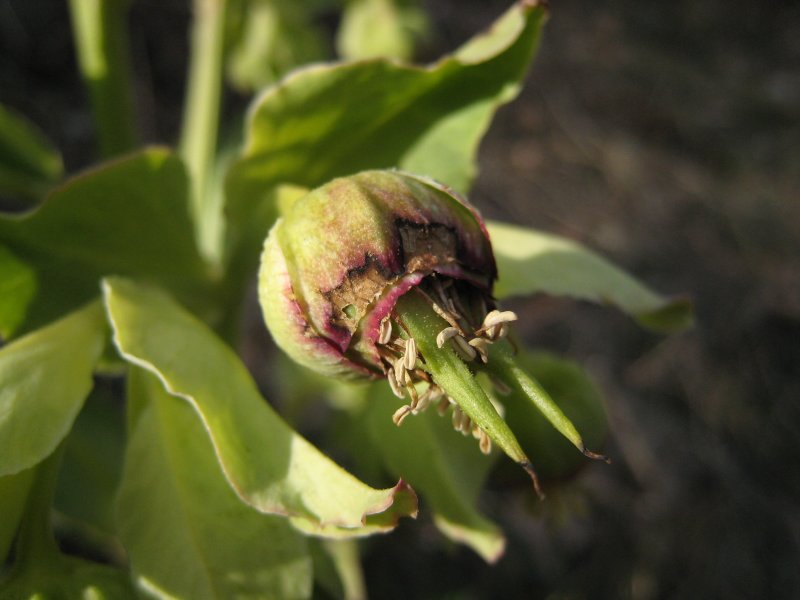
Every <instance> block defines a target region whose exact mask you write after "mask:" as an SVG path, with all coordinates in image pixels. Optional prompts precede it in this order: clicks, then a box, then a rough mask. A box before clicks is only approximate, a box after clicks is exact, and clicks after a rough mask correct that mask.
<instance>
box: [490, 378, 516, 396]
mask: <svg viewBox="0 0 800 600" xmlns="http://www.w3.org/2000/svg"><path fill="white" fill-rule="evenodd" d="M489 380H490V381H491V382H492V386H493V387H494V389H495V390H497V392H498V393H500V394H502V395H503V396H508V394H510V393H511V388H510V387H508V385H506V383H505V382H504V381H502V380H500V379H498V378H497V377H496V376H495V375H494V374H490V375H489Z"/></svg>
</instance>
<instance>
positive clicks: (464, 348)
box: [453, 335, 477, 361]
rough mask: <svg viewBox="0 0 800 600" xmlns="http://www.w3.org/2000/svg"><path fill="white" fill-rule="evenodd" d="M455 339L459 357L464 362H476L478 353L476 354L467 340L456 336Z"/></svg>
mask: <svg viewBox="0 0 800 600" xmlns="http://www.w3.org/2000/svg"><path fill="white" fill-rule="evenodd" d="M453 339H454V340H455V346H453V347H454V348H455V349H456V352H458V354H459V356H460V357H461V358H462V359H463V360H466V361H472V360H475V357H476V356H477V353H476V352H475V348H473V347H472V346H470V345H469V343H468V342H467V340H465V339H464V338H463V337H461V336H460V335H457V336H455V337H454V338H453Z"/></svg>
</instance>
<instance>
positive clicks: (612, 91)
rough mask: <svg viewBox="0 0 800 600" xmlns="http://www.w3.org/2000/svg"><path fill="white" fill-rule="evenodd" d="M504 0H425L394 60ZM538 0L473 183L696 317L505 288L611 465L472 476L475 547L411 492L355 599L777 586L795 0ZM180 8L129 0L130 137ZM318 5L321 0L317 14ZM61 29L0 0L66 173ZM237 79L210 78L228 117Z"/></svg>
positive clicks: (56, 16)
mask: <svg viewBox="0 0 800 600" xmlns="http://www.w3.org/2000/svg"><path fill="white" fill-rule="evenodd" d="M509 4H510V2H507V1H503V2H501V1H484V2H465V1H463V0H462V1H459V0H428V1H426V2H424V3H422V6H423V8H424V10H425V11H426V13H427V15H428V19H429V29H428V34H427V35H426V36H425V37H423V38H422V41H421V43H420V44H419V45H418V48H417V51H416V57H417V59H419V60H422V61H427V60H433V59H435V58H436V57H438V56H439V55H441V54H442V53H444V52H447V51H449V50H451V49H453V48H454V47H456V46H457V45H458V44H460V43H462V42H463V41H465V40H466V39H467V38H469V37H470V36H471V35H473V34H474V33H475V32H477V31H479V30H481V29H482V28H484V27H485V26H486V25H487V24H489V23H490V22H491V21H492V20H493V19H494V18H495V17H496V16H497V15H499V14H500V13H501V12H502V11H503V10H504V9H505V8H506V7H507V6H508V5H509ZM550 4H551V6H550V8H551V19H550V22H549V23H548V25H547V27H546V29H545V34H544V38H543V41H542V46H541V51H540V53H539V56H538V58H537V60H536V62H535V64H534V66H533V69H532V71H531V73H530V75H529V77H528V80H527V85H526V88H525V90H524V91H523V92H522V94H521V96H520V97H519V98H518V99H517V100H516V101H515V102H514V103H513V104H511V105H509V106H506V107H504V108H503V109H501V111H500V112H499V113H498V115H497V119H496V121H495V123H494V125H493V127H492V129H491V131H490V133H489V135H488V136H487V138H486V139H485V141H484V143H483V145H482V148H481V153H480V176H479V178H478V181H477V183H476V186H475V188H474V191H473V193H472V196H471V197H472V200H473V201H474V202H475V203H476V204H477V205H478V206H479V207H480V208H481V209H482V210H483V211H484V212H485V214H486V215H487V216H489V217H490V218H497V219H501V220H505V221H511V222H515V223H519V224H523V225H528V226H533V227H537V228H541V229H544V230H548V231H552V232H555V233H558V234H561V235H565V236H567V237H570V238H573V239H575V240H578V241H580V242H582V243H584V244H586V245H588V246H590V247H592V248H594V249H596V250H598V251H600V252H601V253H603V254H605V255H606V256H608V257H610V258H611V259H613V260H614V261H616V262H617V263H618V264H621V265H622V266H624V267H625V268H627V269H628V270H629V271H631V272H633V273H635V274H636V275H637V276H638V277H639V278H641V279H642V280H644V281H646V282H648V283H649V284H650V285H652V286H653V287H654V288H655V289H657V290H659V291H661V292H663V293H666V294H678V293H686V294H689V295H690V296H691V297H692V298H693V300H694V303H695V308H696V316H697V325H696V327H695V328H694V329H693V330H691V331H689V332H686V333H683V334H679V335H674V336H671V337H661V336H657V335H655V334H651V333H648V332H645V331H642V330H641V329H639V328H638V327H637V326H636V325H635V323H634V322H632V321H631V320H629V319H627V318H626V317H624V316H622V315H621V314H619V313H616V312H614V311H612V310H605V309H602V308H598V307H595V306H590V305H586V304H582V303H576V302H571V301H568V300H563V299H550V298H536V299H533V300H530V301H524V302H522V301H520V302H515V303H512V306H511V307H512V308H514V309H516V310H517V311H518V312H520V313H524V314H525V315H526V318H525V319H524V320H523V321H522V322H521V324H520V327H519V330H520V332H521V333H522V334H523V336H524V339H525V340H526V342H527V344H528V345H529V346H531V347H533V348H539V349H546V350H550V351H554V352H558V353H561V354H564V355H566V356H568V357H570V358H572V359H574V360H576V361H577V362H579V363H580V364H582V365H583V366H584V367H585V368H586V369H587V370H588V372H589V373H590V374H591V376H592V377H593V378H594V380H595V381H596V383H597V384H598V386H599V388H600V389H601V390H602V392H603V394H604V396H605V399H606V404H607V410H608V416H609V421H610V425H611V436H610V439H609V441H608V443H607V445H606V447H605V452H606V453H607V454H609V455H610V456H611V457H612V459H613V464H612V465H610V466H606V465H603V464H600V463H592V464H587V465H586V466H585V467H584V468H583V469H582V470H581V471H580V472H579V473H578V474H577V475H576V477H574V478H572V479H570V480H569V481H564V482H561V483H560V484H558V485H555V484H552V485H551V486H550V487H549V488H548V493H549V497H548V501H547V502H545V503H542V504H539V503H537V502H535V501H534V499H533V498H532V494H529V493H528V490H527V488H526V489H525V493H521V491H522V486H525V485H526V484H524V482H523V481H522V479H520V488H519V489H516V488H515V487H514V486H513V485H510V484H509V483H508V482H507V481H506V480H505V479H504V478H502V477H499V476H495V477H493V478H492V479H491V480H490V482H489V486H488V489H487V491H486V492H485V493H484V495H483V496H482V498H481V502H482V508H483V509H484V510H485V512H486V514H487V515H488V516H490V517H491V518H492V519H494V520H496V521H497V522H499V523H500V524H501V526H502V527H503V529H504V530H505V531H506V533H507V535H508V547H507V550H506V554H505V556H504V557H503V558H502V559H501V560H500V561H499V562H498V563H497V564H496V565H494V566H488V565H486V564H484V563H483V562H482V561H481V559H480V558H478V557H477V556H476V555H475V554H473V553H472V552H471V551H470V550H468V549H466V548H462V547H457V546H454V545H450V544H448V543H446V542H445V541H444V540H443V539H442V538H441V536H440V535H439V534H438V533H437V532H436V530H435V528H434V527H433V524H432V522H431V520H430V518H428V517H426V515H425V514H424V507H423V515H422V516H421V517H420V519H419V520H418V521H416V522H407V523H403V524H402V526H401V527H400V528H399V529H398V530H397V531H396V532H395V533H393V534H392V535H389V536H385V537H381V538H375V539H371V540H369V541H368V542H367V543H366V544H365V547H364V561H365V563H364V564H365V572H366V578H367V584H368V588H369V590H370V592H371V597H373V598H387V599H388V598H403V599H408V598H464V599H469V598H476V599H478V598H553V599H557V598H558V599H561V598H563V599H572V598H575V599H582V598H631V599H634V600H647V599H654V598H725V599H737V598H742V599H745V598H747V599H749V598H797V597H800V443H798V442H800V5H798V3H797V2H791V1H789V0H785V1H783V2H781V1H775V2H762V3H758V2H754V3H736V6H735V7H734V5H733V4H732V3H729V2H722V1H721V0H695V1H692V2H690V1H680V0H678V1H674V2H670V3H666V2H663V3H652V2H650V3H645V2H638V1H637V0H608V1H598V0H551V3H550ZM189 18H190V11H189V7H188V3H187V2H181V1H178V0H166V1H163V2H160V1H156V0H140V1H134V2H133V4H132V11H131V35H132V38H131V52H132V60H133V65H134V71H135V77H136V94H137V103H138V108H139V117H140V122H141V130H142V131H143V136H144V138H145V140H146V141H150V142H164V143H171V142H172V141H174V140H175V139H176V137H177V131H178V127H179V124H180V117H181V110H182V99H183V86H184V81H185V71H186V59H187V52H188V43H187V26H188V22H189ZM336 25H337V16H336V14H334V13H332V12H327V13H326V12H325V11H322V12H321V14H320V16H319V17H318V19H317V22H316V26H318V27H319V28H320V30H322V31H333V30H334V29H335V28H336ZM71 43H72V36H71V30H70V25H69V18H68V13H67V9H66V5H65V3H64V2H62V1H61V0H37V2H24V1H22V0H19V1H17V0H11V1H8V0H5V1H3V2H0V102H1V103H3V104H6V105H8V106H10V107H12V108H15V109H17V110H18V111H19V112H21V113H23V114H25V115H27V116H28V117H29V118H30V119H31V120H32V121H33V122H34V123H36V124H37V125H38V126H39V127H40V128H41V129H42V130H43V131H44V132H45V133H46V134H47V135H48V136H49V137H50V138H51V139H53V140H55V142H56V144H57V145H58V147H59V148H60V149H61V150H62V152H63V154H64V157H65V162H66V166H67V170H68V171H69V172H74V171H76V170H78V169H81V168H83V167H85V166H87V165H89V164H91V163H92V161H93V160H94V158H93V157H94V142H93V137H92V136H93V133H92V123H91V116H90V114H89V111H88V105H87V101H86V98H85V95H84V91H83V89H82V87H81V85H80V80H79V77H78V74H77V68H76V65H75V57H74V54H73V50H72V45H71ZM331 45H332V42H331ZM248 97H249V96H248V95H247V94H243V93H238V92H235V91H230V92H229V93H228V95H227V97H226V102H225V111H226V113H227V114H228V115H230V116H231V119H234V118H235V115H238V114H240V113H241V112H242V110H243V109H244V108H245V107H246V106H247V103H248ZM237 128H238V125H237V124H235V123H234V124H232V125H231V131H236V130H237ZM254 328H256V333H255V334H254V335H256V336H263V337H266V333H264V332H263V330H262V329H260V328H259V326H258V324H255V325H254Z"/></svg>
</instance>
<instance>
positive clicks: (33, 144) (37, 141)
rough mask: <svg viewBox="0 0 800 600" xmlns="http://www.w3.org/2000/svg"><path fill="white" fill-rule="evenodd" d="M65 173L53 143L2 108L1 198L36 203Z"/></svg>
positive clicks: (0, 134) (20, 118)
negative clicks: (6, 196)
mask: <svg viewBox="0 0 800 600" xmlns="http://www.w3.org/2000/svg"><path fill="white" fill-rule="evenodd" d="M63 169H64V167H63V165H62V164H61V155H60V154H59V152H58V150H56V149H55V148H54V147H53V145H52V144H51V143H50V141H49V140H47V139H46V138H45V137H44V136H43V135H42V133H41V132H40V131H38V130H37V129H36V128H35V127H34V126H33V125H32V124H31V123H29V122H28V121H27V120H25V119H24V118H22V117H21V116H18V115H16V114H14V113H13V112H11V111H10V110H8V109H7V108H5V107H3V106H2V105H0V194H3V195H8V196H11V197H17V198H21V199H24V200H27V201H31V200H35V199H37V198H39V197H40V196H42V195H44V193H45V192H46V191H47V190H48V189H49V188H50V187H51V186H52V185H53V184H54V183H55V182H56V181H58V180H59V179H60V178H61V175H62V173H63Z"/></svg>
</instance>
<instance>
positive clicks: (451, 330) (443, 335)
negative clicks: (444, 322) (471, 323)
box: [436, 327, 460, 348]
mask: <svg viewBox="0 0 800 600" xmlns="http://www.w3.org/2000/svg"><path fill="white" fill-rule="evenodd" d="M457 335H460V333H459V331H458V329H456V328H455V327H445V328H444V329H442V330H441V331H440V332H439V335H437V336H436V345H437V346H438V347H439V348H441V347H442V346H444V345H445V343H447V340H449V339H450V338H452V337H455V336H457Z"/></svg>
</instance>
